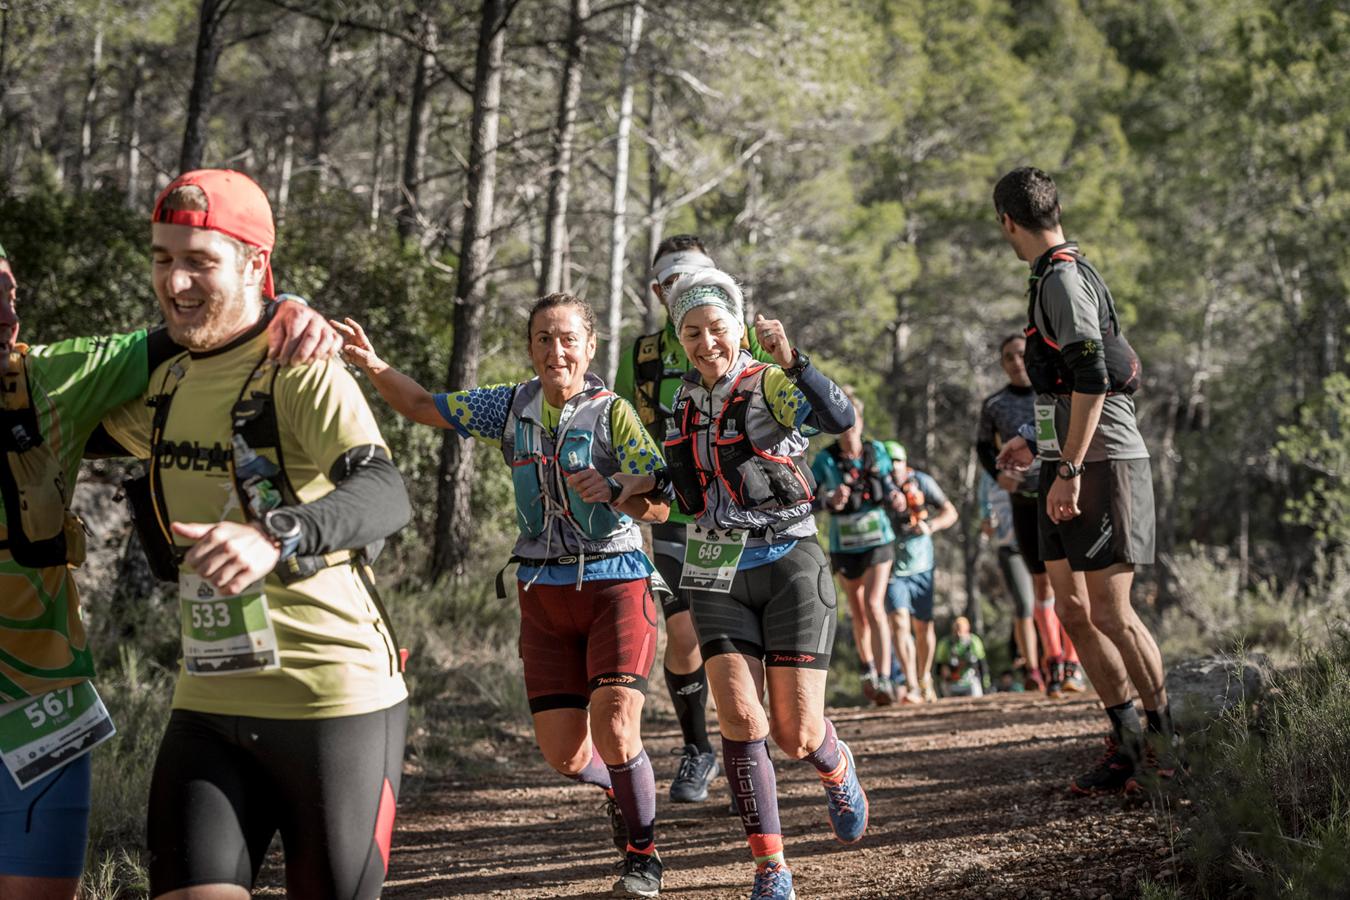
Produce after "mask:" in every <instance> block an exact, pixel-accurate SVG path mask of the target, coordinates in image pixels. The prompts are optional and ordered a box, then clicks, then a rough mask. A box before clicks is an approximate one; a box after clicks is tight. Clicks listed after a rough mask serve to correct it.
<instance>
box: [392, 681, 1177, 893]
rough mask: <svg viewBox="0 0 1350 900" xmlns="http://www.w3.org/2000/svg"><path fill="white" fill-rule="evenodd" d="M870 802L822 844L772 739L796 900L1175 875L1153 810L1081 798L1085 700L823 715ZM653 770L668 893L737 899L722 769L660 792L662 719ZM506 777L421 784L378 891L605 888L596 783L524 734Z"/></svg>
mask: <svg viewBox="0 0 1350 900" xmlns="http://www.w3.org/2000/svg"><path fill="white" fill-rule="evenodd" d="M832 717H833V719H834V722H835V724H836V726H837V727H838V729H839V733H840V735H841V736H842V737H844V738H846V739H847V740H848V741H849V743H850V745H851V746H852V747H853V749H854V752H855V754H856V755H857V758H858V770H859V773H860V774H861V776H862V779H863V785H864V787H865V788H866V789H867V792H868V796H869V798H870V800H871V822H870V824H869V827H868V832H867V835H866V836H865V837H864V838H863V840H862V842H861V843H860V844H858V845H856V846H855V847H853V848H844V847H842V846H840V845H839V844H837V843H835V841H834V840H833V838H832V837H831V835H830V832H829V825H828V822H827V819H826V815H825V807H824V797H823V794H822V792H821V789H820V785H819V782H818V780H817V779H816V777H815V774H814V770H812V769H811V768H810V767H809V766H808V765H807V764H805V763H794V762H789V761H787V760H785V759H784V758H783V757H782V756H781V754H777V752H776V751H775V755H774V764H775V766H776V768H777V771H778V779H779V803H780V806H781V809H782V820H783V829H784V836H785V843H786V845H787V854H788V861H789V864H790V865H791V866H792V868H793V874H794V878H795V882H796V889H797V894H798V896H799V897H801V898H802V900H807V898H824V897H831V898H833V897H858V898H893V897H919V896H923V897H925V898H931V897H1028V898H1038V897H1055V898H1093V900H1097V898H1102V897H1105V896H1110V897H1114V898H1120V897H1130V896H1134V895H1135V894H1136V892H1137V884H1138V882H1139V880H1140V879H1141V878H1144V877H1155V878H1156V877H1159V876H1162V878H1164V879H1165V878H1168V877H1169V876H1170V875H1171V871H1170V868H1171V862H1170V859H1169V857H1171V855H1172V852H1171V848H1170V847H1169V846H1168V844H1167V841H1166V839H1165V834H1166V831H1165V829H1163V828H1162V827H1160V825H1159V819H1158V818H1157V817H1155V816H1154V814H1153V813H1152V811H1151V810H1150V808H1149V807H1147V806H1143V807H1142V808H1126V807H1124V806H1123V805H1122V802H1121V800H1120V799H1119V798H1100V799H1078V798H1073V797H1070V796H1069V795H1068V793H1067V791H1066V790H1065V785H1066V784H1067V778H1068V776H1069V775H1070V774H1072V773H1074V772H1077V771H1078V770H1080V769H1081V768H1083V767H1085V766H1086V765H1088V764H1090V763H1092V762H1094V761H1095V760H1096V758H1097V756H1098V753H1099V751H1100V747H1101V744H1100V741H1101V738H1100V735H1101V733H1102V730H1103V729H1102V724H1101V723H1102V717H1101V713H1100V712H1099V708H1098V706H1097V703H1096V701H1095V699H1091V698H1085V699H1075V700H1072V701H1053V700H1047V699H1044V697H1043V696H1039V695H1027V694H999V695H995V696H993V697H986V698H983V699H978V700H943V701H941V702H939V703H938V704H936V705H932V706H924V707H919V708H915V709H903V710H877V711H860V710H849V709H841V710H835V711H833V712H832ZM646 740H647V747H648V752H649V753H650V754H651V755H652V757H653V759H654V764H655V766H656V774H657V779H658V781H657V798H658V799H657V802H658V807H657V809H658V815H659V818H658V821H657V827H658V832H657V836H658V838H657V839H658V843H659V846H660V847H661V853H662V857H663V858H664V860H665V862H666V877H665V889H664V890H663V892H662V895H663V896H666V897H679V898H690V900H693V898H714V897H716V898H723V897H726V898H731V897H737V898H744V897H746V896H748V894H749V887H750V879H751V877H752V871H751V865H750V862H749V858H748V855H747V850H746V845H745V840H744V835H743V833H742V831H741V826H740V821H739V820H738V819H737V818H735V817H734V816H732V815H729V814H728V812H727V802H728V794H727V789H726V784H725V781H724V780H722V779H719V780H718V782H717V783H716V784H715V785H714V790H713V794H712V795H711V796H710V799H709V801H708V802H707V803H704V804H699V805H695V806H689V805H680V806H675V805H672V804H670V803H669V802H667V800H666V797H667V794H666V790H667V788H668V786H669V780H670V778H671V776H672V775H673V774H674V770H675V766H676V762H677V760H676V758H675V757H673V756H670V755H668V754H667V751H668V748H670V747H671V746H672V745H674V744H676V743H678V740H679V736H678V733H677V732H675V731H655V732H651V733H649V734H648V735H647V738H646ZM514 752H515V755H513V756H512V758H511V765H512V767H513V771H512V773H511V774H510V775H509V776H507V777H491V778H487V777H485V778H483V779H475V780H460V779H445V780H440V781H431V782H428V783H425V784H424V785H423V786H422V788H421V790H419V791H417V793H416V795H415V796H413V797H411V798H409V802H408V803H407V804H406V805H405V806H404V807H403V808H402V809H401V810H400V816H399V824H398V829H397V833H396V835H395V839H394V854H393V859H392V865H391V867H390V871H389V879H388V881H387V883H386V889H385V893H384V896H385V897H387V898H391V900H396V898H430V897H501V898H512V900H517V898H519V900H523V898H530V900H534V898H542V897H584V896H597V895H599V896H607V895H608V890H609V885H610V884H611V883H612V881H613V879H614V877H615V876H614V873H613V870H612V865H613V863H614V861H615V859H616V858H617V857H616V854H615V853H614V850H613V848H612V847H611V846H610V844H609V837H608V830H607V826H606V822H605V820H604V818H603V815H602V813H601V811H600V798H599V792H598V791H596V790H595V789H594V788H588V787H583V786H579V785H571V784H568V783H566V782H564V781H563V780H562V779H561V778H560V777H559V776H558V775H556V774H554V773H553V772H552V771H551V770H549V769H548V768H547V766H546V765H545V764H544V762H543V761H542V759H540V758H539V757H538V755H537V753H535V752H533V747H527V746H525V745H524V744H523V742H522V744H521V746H519V747H518V748H517V750H516V751H514Z"/></svg>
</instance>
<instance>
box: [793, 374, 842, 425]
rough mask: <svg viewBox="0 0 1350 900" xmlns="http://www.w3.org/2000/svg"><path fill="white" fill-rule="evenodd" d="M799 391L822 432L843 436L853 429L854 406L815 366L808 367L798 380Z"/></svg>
mask: <svg viewBox="0 0 1350 900" xmlns="http://www.w3.org/2000/svg"><path fill="white" fill-rule="evenodd" d="M796 383H797V389H798V390H800V391H801V392H802V395H803V396H805V397H806V401H807V402H808V403H810V404H811V412H812V414H813V415H814V417H815V422H814V424H815V425H816V427H818V428H819V429H820V430H821V431H825V432H828V433H830V434H842V433H843V432H845V431H848V430H849V429H850V428H852V427H853V423H854V421H855V419H856V416H855V415H854V412H853V404H852V403H850V402H849V399H848V397H845V396H844V392H843V391H842V390H840V389H839V386H838V385H837V384H835V383H834V382H833V381H831V380H830V379H829V377H828V376H826V375H825V374H824V373H822V372H821V371H820V370H819V369H817V368H816V367H815V366H812V365H808V366H807V367H806V368H805V369H803V370H802V372H801V374H800V375H798V376H797V379H796Z"/></svg>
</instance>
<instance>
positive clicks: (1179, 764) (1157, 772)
mask: <svg viewBox="0 0 1350 900" xmlns="http://www.w3.org/2000/svg"><path fill="white" fill-rule="evenodd" d="M1189 768H1190V767H1189V766H1188V765H1187V763H1186V742H1185V741H1184V740H1182V737H1181V734H1180V733H1179V732H1173V734H1172V737H1171V739H1170V740H1169V739H1168V738H1167V737H1166V736H1165V735H1161V734H1156V733H1152V734H1149V735H1148V736H1147V737H1146V738H1144V758H1143V759H1142V760H1141V761H1140V764H1139V766H1138V767H1137V768H1136V770H1135V772H1134V774H1133V775H1131V776H1130V779H1129V781H1128V782H1127V783H1126V785H1125V790H1126V792H1131V791H1151V790H1161V789H1162V788H1163V787H1165V786H1166V785H1167V783H1168V782H1170V781H1172V779H1174V778H1176V777H1178V776H1179V775H1185V774H1186V772H1187V771H1188V770H1189Z"/></svg>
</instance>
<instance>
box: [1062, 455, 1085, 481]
mask: <svg viewBox="0 0 1350 900" xmlns="http://www.w3.org/2000/svg"><path fill="white" fill-rule="evenodd" d="M1055 474H1056V475H1058V476H1059V477H1060V478H1063V479H1064V480H1065V481H1068V480H1070V479H1072V478H1077V477H1078V476H1079V475H1082V474H1083V464H1082V463H1079V464H1078V465H1076V466H1075V465H1074V464H1073V463H1071V462H1069V461H1068V460H1067V459H1062V460H1060V461H1059V465H1057V466H1055Z"/></svg>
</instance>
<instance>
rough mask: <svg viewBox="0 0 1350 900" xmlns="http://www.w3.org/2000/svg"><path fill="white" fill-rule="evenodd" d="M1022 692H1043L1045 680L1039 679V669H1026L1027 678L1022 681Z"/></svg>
mask: <svg viewBox="0 0 1350 900" xmlns="http://www.w3.org/2000/svg"><path fill="white" fill-rule="evenodd" d="M1022 690H1024V691H1043V690H1045V679H1044V678H1042V677H1041V673H1040V670H1039V669H1031V668H1029V669H1027V677H1026V678H1023V679H1022Z"/></svg>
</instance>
